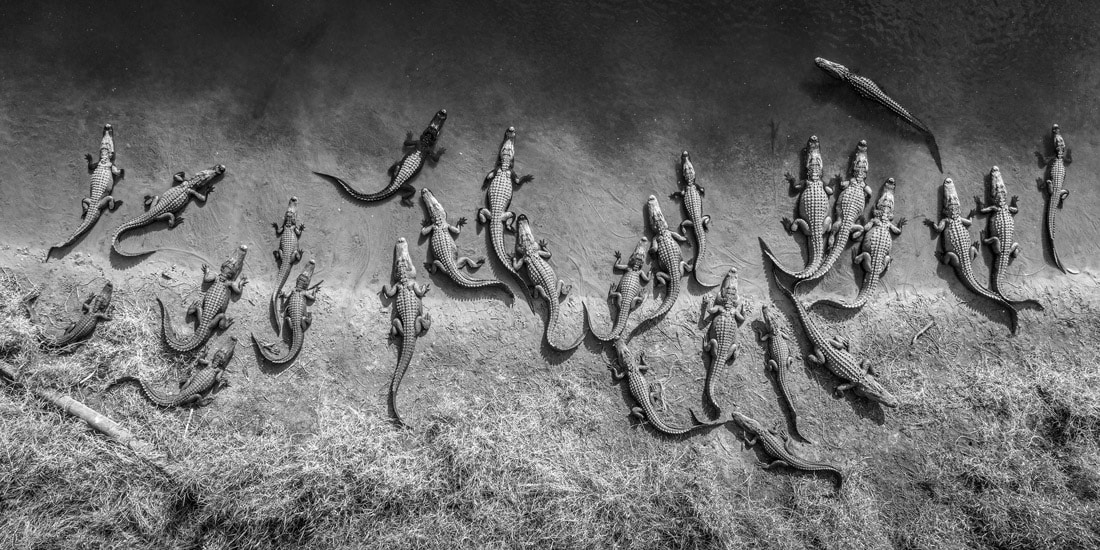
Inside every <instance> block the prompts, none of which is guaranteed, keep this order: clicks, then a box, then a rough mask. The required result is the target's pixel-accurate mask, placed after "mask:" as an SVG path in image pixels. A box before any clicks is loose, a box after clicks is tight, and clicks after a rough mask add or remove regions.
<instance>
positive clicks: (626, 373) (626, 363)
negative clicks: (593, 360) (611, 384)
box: [611, 338, 717, 435]
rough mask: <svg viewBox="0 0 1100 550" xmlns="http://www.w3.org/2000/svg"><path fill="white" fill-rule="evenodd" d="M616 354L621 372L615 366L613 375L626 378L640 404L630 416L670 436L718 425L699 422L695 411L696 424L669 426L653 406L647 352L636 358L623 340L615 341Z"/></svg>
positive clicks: (632, 393) (693, 417)
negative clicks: (646, 360) (647, 376)
mask: <svg viewBox="0 0 1100 550" xmlns="http://www.w3.org/2000/svg"><path fill="white" fill-rule="evenodd" d="M615 353H616V355H618V357H619V365H620V366H621V367H622V369H621V370H617V369H615V367H614V365H612V366H611V375H612V376H613V377H614V378H615V380H622V379H623V378H626V381H627V384H628V385H629V386H630V394H631V395H632V396H634V400H635V401H637V402H638V406H637V407H633V408H631V409H630V414H631V415H633V416H635V417H636V418H638V419H639V420H648V421H649V424H650V425H651V426H653V427H654V429H656V430H657V431H659V432H661V433H665V434H668V435H681V434H686V433H688V432H692V431H695V430H698V429H700V428H708V427H712V426H714V425H716V424H717V423H708V422H699V420H698V418H697V417H696V416H695V411H690V412H691V417H692V419H694V420H695V423H694V424H693V425H692V426H690V427H687V428H684V427H680V426H673V425H671V424H668V423H667V422H665V421H664V419H662V418H661V416H660V415H659V414H657V407H656V406H654V405H653V388H651V387H650V385H649V381H648V380H646V378H645V372H646V371H647V370H649V367H648V366H647V365H646V363H645V352H642V353H639V354H638V357H637V358H635V357H634V356H633V355H632V354H631V352H630V348H627V347H626V342H624V341H623V339H622V338H619V339H617V340H615Z"/></svg>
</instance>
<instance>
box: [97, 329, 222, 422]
mask: <svg viewBox="0 0 1100 550" xmlns="http://www.w3.org/2000/svg"><path fill="white" fill-rule="evenodd" d="M236 347H237V338H236V337H235V336H230V337H229V338H227V339H226V341H225V343H223V344H222V346H221V347H220V348H218V349H217V350H215V351H214V354H213V355H212V356H210V355H209V354H210V350H209V349H207V350H206V352H205V353H203V356H202V357H200V358H199V359H197V360H196V363H197V364H198V365H200V366H202V367H203V368H201V369H198V370H196V371H194V372H193V373H191V377H190V378H188V379H187V380H185V381H182V382H180V386H179V391H178V392H176V393H174V394H170V393H168V392H165V391H161V390H159V389H157V388H155V387H153V386H152V385H151V384H150V383H149V382H147V381H145V380H143V379H141V378H138V377H136V376H123V377H122V378H119V379H118V380H115V381H114V382H112V383H111V384H110V385H109V386H107V387H108V389H110V388H111V387H113V386H116V385H118V384H121V383H123V382H137V383H138V385H140V386H141V391H142V393H144V394H145V397H147V398H148V399H149V401H152V402H153V404H155V405H159V406H161V407H186V406H191V405H197V406H200V407H201V406H205V405H208V404H210V401H212V400H213V399H214V398H213V397H212V394H213V393H214V392H216V391H217V390H218V388H219V387H220V386H222V385H224V384H225V383H226V381H225V371H226V368H227V367H228V366H229V361H230V360H232V359H233V351H234V350H235V349H236ZM208 356H209V359H207V357H208ZM203 394H206V395H205V396H204V395H203Z"/></svg>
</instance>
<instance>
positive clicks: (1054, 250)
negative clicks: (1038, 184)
mask: <svg viewBox="0 0 1100 550" xmlns="http://www.w3.org/2000/svg"><path fill="white" fill-rule="evenodd" d="M1057 200H1058V197H1054V196H1051V197H1050V200H1049V201H1048V202H1047V233H1048V234H1049V235H1050V256H1051V257H1052V258H1054V265H1056V266H1058V269H1060V270H1062V273H1067V274H1073V275H1076V274H1078V273H1080V271H1077V270H1076V269H1071V268H1068V267H1066V266H1065V265H1063V264H1062V258H1061V257H1060V256H1058V247H1057V246H1056V245H1055V244H1054V230H1055V225H1054V215H1055V212H1057V211H1058V208H1057V207H1056V206H1055V204H1054V203H1055V201H1057Z"/></svg>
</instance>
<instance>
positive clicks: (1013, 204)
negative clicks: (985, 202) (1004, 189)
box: [1008, 195, 1020, 216]
mask: <svg viewBox="0 0 1100 550" xmlns="http://www.w3.org/2000/svg"><path fill="white" fill-rule="evenodd" d="M1019 200H1020V197H1019V195H1012V200H1011V201H1009V203H1008V213H1009V214H1012V215H1013V216H1015V215H1016V213H1017V212H1019V211H1020V208H1019V207H1017V206H1016V202H1017V201H1019Z"/></svg>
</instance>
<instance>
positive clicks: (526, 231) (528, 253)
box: [512, 214, 584, 351]
mask: <svg viewBox="0 0 1100 550" xmlns="http://www.w3.org/2000/svg"><path fill="white" fill-rule="evenodd" d="M516 223H517V225H518V226H519V228H518V232H517V235H516V255H515V257H514V258H512V267H513V268H514V269H515V270H516V271H517V272H518V271H519V270H520V269H521V268H523V267H524V266H526V267H527V275H528V277H530V279H531V286H532V287H534V292H533V294H535V295H537V296H539V297H541V298H542V299H543V300H546V308H547V310H548V318H547V320H546V343H547V344H549V345H550V347H551V348H554V349H555V350H557V351H569V350H571V349H575V348H576V347H577V346H579V345H581V342H583V341H584V331H581V334H580V336H578V337H577V339H576V340H574V341H573V342H572V343H569V344H561V343H556V342H555V341H554V335H555V334H557V329H558V322H559V320H560V315H561V306H560V304H558V300H559V299H560V298H561V297H562V296H565V295H567V294H569V290H570V289H571V288H572V286H571V285H567V284H565V282H564V281H562V280H561V279H558V276H557V275H556V274H555V273H554V268H552V267H550V262H549V261H547V260H549V259H550V251H549V250H547V248H546V241H535V235H534V234H533V233H531V222H530V221H528V220H527V215H526V214H520V215H519V217H518V218H516Z"/></svg>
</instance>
